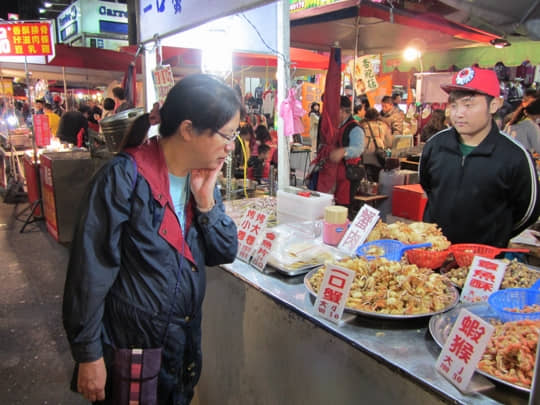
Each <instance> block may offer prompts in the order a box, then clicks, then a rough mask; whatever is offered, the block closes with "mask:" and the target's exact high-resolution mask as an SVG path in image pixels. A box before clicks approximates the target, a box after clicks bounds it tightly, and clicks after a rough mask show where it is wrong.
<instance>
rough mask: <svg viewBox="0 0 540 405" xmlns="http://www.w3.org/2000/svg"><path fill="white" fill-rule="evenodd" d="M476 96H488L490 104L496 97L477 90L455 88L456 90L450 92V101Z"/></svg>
mask: <svg viewBox="0 0 540 405" xmlns="http://www.w3.org/2000/svg"><path fill="white" fill-rule="evenodd" d="M474 96H484V97H485V98H486V101H487V105H488V106H489V105H490V104H491V100H493V99H494V98H495V97H493V96H489V95H487V94H483V93H478V92H476V91H468V90H455V91H451V92H450V94H449V95H448V102H449V103H454V102H455V101H457V100H459V99H462V98H464V97H474Z"/></svg>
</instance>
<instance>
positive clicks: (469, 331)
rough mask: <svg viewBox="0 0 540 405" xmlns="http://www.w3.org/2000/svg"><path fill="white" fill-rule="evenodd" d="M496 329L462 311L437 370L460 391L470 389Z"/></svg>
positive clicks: (447, 341)
mask: <svg viewBox="0 0 540 405" xmlns="http://www.w3.org/2000/svg"><path fill="white" fill-rule="evenodd" d="M494 329H495V328H494V327H493V326H492V325H490V324H489V323H488V322H486V321H484V320H483V319H482V318H480V317H478V316H476V315H474V314H472V313H471V312H469V311H467V310H466V309H462V310H461V311H460V313H459V316H458V318H457V320H456V323H455V324H454V326H453V327H452V331H451V332H450V336H448V339H447V340H446V343H445V344H444V347H443V350H442V352H441V354H440V355H439V358H438V359H437V362H436V364H435V368H436V369H437V371H438V372H439V373H441V374H442V375H443V376H445V377H446V378H447V379H448V380H450V382H451V383H452V384H454V385H455V386H456V387H458V388H459V389H460V390H461V391H463V392H467V391H468V390H467V387H468V385H469V382H470V381H471V378H472V375H473V373H474V370H475V369H476V366H477V365H478V362H479V361H480V359H481V358H482V355H483V354H484V350H485V349H486V345H487V344H488V342H489V338H490V337H491V334H492V333H493V330H494Z"/></svg>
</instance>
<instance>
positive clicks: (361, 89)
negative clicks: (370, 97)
mask: <svg viewBox="0 0 540 405" xmlns="http://www.w3.org/2000/svg"><path fill="white" fill-rule="evenodd" d="M378 58H379V57H378V56H377V55H365V56H360V57H358V58H356V64H355V63H354V59H351V60H350V61H349V63H348V64H347V72H348V73H349V74H350V75H351V81H352V78H353V77H354V81H355V83H354V86H355V87H354V91H355V93H356V94H366V93H369V92H370V91H373V90H376V89H377V88H378V87H379V84H378V83H377V77H376V75H375V70H374V68H373V63H372V60H373V59H376V60H377V59H378ZM353 72H354V74H353Z"/></svg>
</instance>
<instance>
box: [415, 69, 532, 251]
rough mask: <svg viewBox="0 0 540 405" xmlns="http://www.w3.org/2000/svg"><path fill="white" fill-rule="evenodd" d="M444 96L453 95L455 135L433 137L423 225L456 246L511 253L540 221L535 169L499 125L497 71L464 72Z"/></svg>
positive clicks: (424, 169)
mask: <svg viewBox="0 0 540 405" xmlns="http://www.w3.org/2000/svg"><path fill="white" fill-rule="evenodd" d="M441 88H442V89H443V90H444V91H445V92H447V93H448V94H449V97H448V105H449V109H450V120H451V122H452V125H453V127H451V128H448V129H446V130H443V131H440V132H438V133H437V134H435V135H433V136H432V137H431V138H430V139H429V140H428V141H427V142H426V145H425V146H424V149H423V151H422V157H421V159H420V166H419V172H420V184H421V185H422V187H423V189H424V191H425V192H426V194H427V197H428V202H427V205H426V209H425V211H424V222H434V223H436V224H437V225H439V226H440V227H441V229H442V231H443V233H444V235H445V236H446V237H447V238H448V239H449V240H450V241H451V242H452V243H483V244H486V245H492V246H497V247H506V246H507V245H508V242H509V240H510V238H512V237H513V236H516V235H517V234H519V233H520V232H521V231H523V230H524V229H525V228H527V227H528V226H529V225H531V224H533V223H534V222H535V221H536V220H537V218H538V214H539V209H540V204H539V201H540V200H539V199H538V179H537V175H536V168H535V165H534V162H533V161H532V159H531V157H530V155H529V153H528V152H527V150H526V149H525V148H524V147H523V145H521V144H520V143H519V142H517V141H515V140H514V139H512V138H511V137H510V136H508V135H506V134H505V133H503V132H500V131H499V129H498V127H497V125H496V124H495V121H494V120H493V114H495V112H497V110H498V109H499V107H500V106H501V104H502V99H501V98H500V96H499V95H500V88H499V81H498V79H497V76H496V74H495V72H494V71H492V70H486V69H479V68H473V67H469V68H465V69H463V70H461V71H459V72H457V73H456V74H454V77H453V79H452V83H451V84H448V85H443V86H441Z"/></svg>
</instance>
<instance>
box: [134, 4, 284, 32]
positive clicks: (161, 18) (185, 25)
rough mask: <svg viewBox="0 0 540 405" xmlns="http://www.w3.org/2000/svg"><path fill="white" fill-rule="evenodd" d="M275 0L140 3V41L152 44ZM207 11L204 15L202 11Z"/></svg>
mask: <svg viewBox="0 0 540 405" xmlns="http://www.w3.org/2000/svg"><path fill="white" fill-rule="evenodd" d="M274 2H275V0H228V1H221V0H172V1H165V0H140V1H139V16H140V21H139V41H140V42H148V41H151V40H152V39H153V38H154V36H155V35H156V34H157V35H159V36H161V37H163V36H166V35H171V34H174V33H177V32H181V31H185V30H188V29H190V28H193V27H196V26H198V25H201V24H204V23H206V22H208V21H212V20H215V19H218V18H220V17H225V16H228V15H232V14H236V13H239V12H242V11H244V10H249V9H252V8H256V7H259V6H262V5H264V4H268V3H274ZM201 10H204V12H201Z"/></svg>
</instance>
